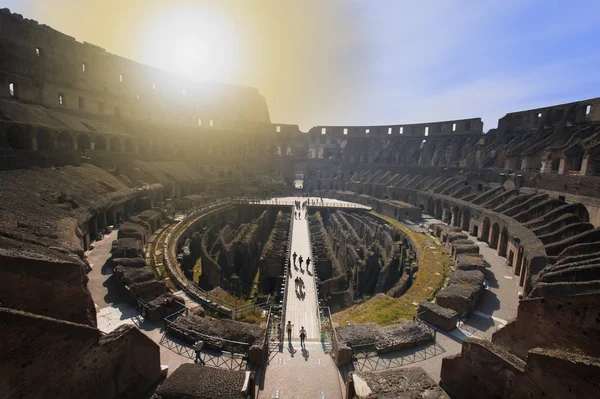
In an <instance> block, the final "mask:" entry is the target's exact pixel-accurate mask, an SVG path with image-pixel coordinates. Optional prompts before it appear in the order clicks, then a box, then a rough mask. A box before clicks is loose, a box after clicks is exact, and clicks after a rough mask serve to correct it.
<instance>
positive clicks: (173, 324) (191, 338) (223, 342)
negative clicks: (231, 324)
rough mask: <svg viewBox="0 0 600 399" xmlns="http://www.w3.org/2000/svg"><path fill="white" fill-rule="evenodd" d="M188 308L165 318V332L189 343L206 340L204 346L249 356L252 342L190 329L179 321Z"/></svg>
mask: <svg viewBox="0 0 600 399" xmlns="http://www.w3.org/2000/svg"><path fill="white" fill-rule="evenodd" d="M187 313H188V310H187V309H181V310H179V311H177V312H175V313H173V314H171V315H169V316H167V317H165V318H164V329H165V333H171V334H173V335H175V336H177V337H178V338H180V339H182V340H184V341H185V342H188V343H192V344H193V343H194V342H196V341H198V340H202V341H204V347H205V348H207V349H212V350H216V351H223V352H230V353H239V354H243V355H244V356H245V357H248V355H249V352H250V344H248V343H246V342H238V341H232V340H228V339H225V338H221V337H215V336H212V335H208V334H204V333H201V332H198V331H194V330H190V329H189V328H186V327H183V326H181V325H180V324H178V323H177V320H178V319H179V318H180V317H181V316H186V315H187Z"/></svg>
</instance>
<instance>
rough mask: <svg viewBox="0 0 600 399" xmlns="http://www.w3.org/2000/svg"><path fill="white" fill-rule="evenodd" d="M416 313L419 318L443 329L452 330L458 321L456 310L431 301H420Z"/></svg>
mask: <svg viewBox="0 0 600 399" xmlns="http://www.w3.org/2000/svg"><path fill="white" fill-rule="evenodd" d="M417 314H418V316H419V317H420V318H421V319H423V320H425V321H426V322H428V323H430V324H433V325H434V326H436V327H439V328H441V329H442V330H445V331H452V330H454V329H455V328H456V323H457V322H458V313H456V311H454V310H452V309H448V308H445V307H442V306H440V305H438V304H435V303H433V302H427V301H424V302H421V303H420V304H419V309H418V311H417Z"/></svg>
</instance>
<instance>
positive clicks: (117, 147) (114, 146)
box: [110, 136, 123, 152]
mask: <svg viewBox="0 0 600 399" xmlns="http://www.w3.org/2000/svg"><path fill="white" fill-rule="evenodd" d="M110 151H111V152H122V151H123V146H122V145H121V140H119V138H118V137H116V136H113V137H112V138H111V139H110Z"/></svg>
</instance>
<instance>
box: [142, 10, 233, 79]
mask: <svg viewBox="0 0 600 399" xmlns="http://www.w3.org/2000/svg"><path fill="white" fill-rule="evenodd" d="M156 18H157V23H156V24H154V25H152V26H153V27H154V28H153V29H152V30H150V31H149V32H148V33H147V35H146V43H145V49H146V52H147V54H148V55H149V57H150V58H151V59H153V64H155V65H156V66H158V67H161V68H164V69H168V70H170V71H173V72H175V73H179V74H182V75H184V76H187V77H194V78H196V79H198V80H217V81H227V80H231V79H232V78H234V77H235V75H236V73H237V72H238V70H239V69H238V68H239V60H240V50H241V47H242V46H240V44H239V35H237V33H236V28H235V26H234V24H233V23H231V21H230V20H228V19H227V18H225V16H224V15H223V14H222V13H221V12H218V11H216V10H212V9H207V8H206V7H203V8H201V7H196V6H191V5H190V6H188V7H178V8H172V9H167V10H166V11H165V10H163V12H161V13H159V14H158V15H157V16H156ZM157 48H158V49H160V51H157Z"/></svg>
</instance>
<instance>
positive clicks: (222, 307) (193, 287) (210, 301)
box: [162, 200, 236, 317]
mask: <svg viewBox="0 0 600 399" xmlns="http://www.w3.org/2000/svg"><path fill="white" fill-rule="evenodd" d="M230 204H231V203H230V202H229V201H221V200H220V201H214V202H213V203H210V204H205V205H201V206H199V207H198V208H196V209H195V210H193V211H191V212H189V213H186V217H185V218H184V219H183V220H181V221H180V222H178V223H177V224H176V225H175V227H174V228H173V229H172V230H171V231H170V232H169V233H168V235H167V238H166V239H165V242H164V244H163V248H162V251H163V261H164V263H165V264H166V266H167V271H168V272H169V275H170V276H171V278H172V279H173V281H174V283H175V284H176V285H178V286H179V287H180V288H181V289H182V290H183V291H185V292H186V293H187V294H188V295H190V297H192V298H193V299H195V300H197V301H198V302H201V303H203V304H204V305H206V306H208V307H210V308H212V309H214V310H216V311H217V312H219V313H224V314H226V315H229V316H232V317H233V316H234V313H235V307H236V306H235V305H234V304H232V303H229V302H227V301H226V300H223V299H222V298H219V297H218V296H215V295H211V294H209V293H208V292H207V291H206V290H204V289H202V288H200V286H198V285H197V284H196V283H194V282H193V281H190V280H188V279H187V278H186V277H185V276H183V275H182V272H181V269H180V267H179V264H178V263H177V260H176V252H175V251H176V249H175V248H174V247H173V246H172V245H176V244H177V243H173V236H174V235H175V234H180V233H182V232H181V229H182V228H183V227H185V228H187V227H188V225H191V224H194V223H195V222H197V220H199V219H200V218H202V217H206V216H208V215H210V214H211V213H213V212H216V211H219V210H221V209H224V208H226V207H227V206H229V205H230ZM196 216H197V218H196V219H195V220H192V221H190V218H192V217H196ZM174 264H177V267H174Z"/></svg>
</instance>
